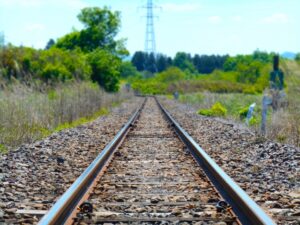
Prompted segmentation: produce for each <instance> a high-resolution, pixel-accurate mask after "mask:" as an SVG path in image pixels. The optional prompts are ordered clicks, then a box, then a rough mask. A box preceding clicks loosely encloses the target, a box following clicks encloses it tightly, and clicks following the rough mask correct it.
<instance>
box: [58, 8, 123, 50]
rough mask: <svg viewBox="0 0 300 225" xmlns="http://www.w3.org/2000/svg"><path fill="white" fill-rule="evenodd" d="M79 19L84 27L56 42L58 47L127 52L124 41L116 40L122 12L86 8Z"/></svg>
mask: <svg viewBox="0 0 300 225" xmlns="http://www.w3.org/2000/svg"><path fill="white" fill-rule="evenodd" d="M78 19H79V21H80V22H82V23H83V25H84V29H83V30H81V31H73V32H72V33H70V34H67V35H66V36H64V37H62V38H60V39H59V40H58V41H57V44H56V46H57V47H58V48H63V49H71V50H73V49H76V48H78V47H79V48H80V49H81V50H82V51H84V52H92V51H94V50H95V49H97V48H101V49H105V50H106V51H108V52H110V53H112V54H119V55H123V54H124V53H125V54H127V51H126V50H125V48H124V45H123V44H124V43H123V41H121V40H115V37H116V35H117V34H118V32H119V28H120V24H121V21H120V12H112V11H111V10H109V9H108V8H107V7H104V8H103V9H101V8H98V7H91V8H84V9H82V10H81V13H80V14H79V15H78Z"/></svg>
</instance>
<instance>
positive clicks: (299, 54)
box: [295, 53, 300, 62]
mask: <svg viewBox="0 0 300 225" xmlns="http://www.w3.org/2000/svg"><path fill="white" fill-rule="evenodd" d="M295 60H296V61H298V62H300V53H298V54H297V55H296V58H295Z"/></svg>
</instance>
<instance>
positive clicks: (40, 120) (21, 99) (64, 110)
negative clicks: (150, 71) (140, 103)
mask: <svg viewBox="0 0 300 225" xmlns="http://www.w3.org/2000/svg"><path fill="white" fill-rule="evenodd" d="M131 96H132V93H127V92H124V93H123V92H119V93H116V94H108V93H106V92H104V91H103V90H102V89H100V88H99V86H95V85H94V84H92V83H90V82H79V83H70V84H68V85H67V84H64V85H62V86H58V87H56V88H51V87H46V89H45V90H43V91H40V90H37V89H35V88H31V87H28V86H25V85H22V84H18V83H17V84H13V85H10V86H7V87H5V88H4V89H3V90H1V91H0V115H1V117H0V144H1V145H2V146H4V147H2V148H5V149H13V148H16V147H18V146H20V145H21V144H25V143H32V142H34V141H36V140H40V139H42V138H44V137H47V136H49V135H50V134H52V133H53V132H56V131H60V130H62V129H67V128H71V127H75V126H78V125H81V124H84V123H87V122H90V121H92V120H94V119H96V118H97V117H99V116H103V115H107V114H108V113H109V108H111V107H115V106H118V105H119V104H120V103H121V102H122V101H124V100H125V99H129V98H130V97H131ZM1 152H2V151H1Z"/></svg>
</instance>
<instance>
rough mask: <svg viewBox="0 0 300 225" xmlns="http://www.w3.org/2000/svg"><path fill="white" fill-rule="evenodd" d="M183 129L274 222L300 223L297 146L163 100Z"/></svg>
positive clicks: (298, 153)
mask: <svg viewBox="0 0 300 225" xmlns="http://www.w3.org/2000/svg"><path fill="white" fill-rule="evenodd" d="M163 105H164V106H165V107H166V108H167V109H168V110H169V111H170V113H171V114H172V115H173V116H174V117H175V119H176V120H177V121H178V122H179V123H180V124H181V125H182V126H183V128H184V129H185V130H186V131H187V132H188V133H189V134H190V135H191V136H192V137H193V138H194V139H195V140H196V141H197V142H198V143H199V145H200V146H201V147H202V148H203V149H204V150H205V151H206V152H207V153H208V154H209V155H210V156H211V157H212V158H213V159H214V160H215V161H216V163H217V164H218V165H219V166H221V167H222V168H223V170H224V171H225V172H226V173H227V174H228V175H229V176H231V177H232V178H233V179H234V180H235V181H236V182H237V183H238V184H239V185H240V186H241V187H242V188H243V189H244V190H245V191H246V192H247V193H248V194H249V195H250V196H251V197H252V198H253V199H254V200H255V201H256V202H257V203H258V204H259V205H260V206H261V207H262V208H263V209H265V210H266V212H267V213H268V214H270V215H271V216H272V217H273V218H274V220H275V221H276V222H278V224H300V182H299V181H300V168H299V164H300V163H299V159H300V151H299V148H296V147H294V146H288V145H284V144H280V143H275V142H271V141H267V140H265V139H263V138H261V137H258V136H256V135H255V134H253V133H252V132H250V131H249V130H248V129H247V128H243V127H242V126H240V125H239V124H235V123H233V122H230V121H225V120H222V119H218V118H209V117H204V116H200V115H198V114H197V110H196V109H194V108H193V107H191V106H187V105H184V104H181V103H178V102H175V101H173V100H166V99H165V100H163Z"/></svg>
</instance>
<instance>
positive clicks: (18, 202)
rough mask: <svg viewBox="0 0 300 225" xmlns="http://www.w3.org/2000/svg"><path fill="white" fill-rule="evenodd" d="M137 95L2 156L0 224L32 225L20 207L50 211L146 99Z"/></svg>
mask: <svg viewBox="0 0 300 225" xmlns="http://www.w3.org/2000/svg"><path fill="white" fill-rule="evenodd" d="M142 101H143V99H141V98H135V99H134V100H130V101H128V102H125V103H123V104H121V105H120V106H118V107H116V108H113V109H112V111H111V113H110V114H109V115H107V116H103V117H99V118H98V119H96V120H95V121H93V122H90V123H87V124H84V125H81V126H78V127H76V128H72V129H68V130H64V131H61V132H59V133H54V134H52V135H51V136H49V137H48V138H46V139H44V140H42V141H38V142H36V143H33V144H28V145H24V146H21V147H20V148H18V149H16V150H13V151H11V152H9V153H8V154H6V155H2V156H0V180H1V183H0V224H1V225H2V224H16V223H17V224H21V223H22V224H25V223H27V224H33V223H36V222H37V221H38V219H39V217H32V216H29V215H21V214H18V213H16V212H17V211H18V210H48V209H49V208H50V207H51V206H52V205H53V203H55V201H56V200H57V199H58V198H59V197H60V196H61V195H62V194H63V193H64V192H65V191H66V190H67V188H68V187H69V186H70V185H71V184H72V183H73V182H74V181H75V180H76V178H77V177H79V176H80V174H81V173H82V172H83V171H84V169H85V168H86V167H87V166H88V165H89V164H90V163H91V162H92V161H93V160H94V159H95V157H96V156H97V155H98V154H99V153H100V152H101V150H102V149H103V148H104V147H105V145H106V144H108V143H109V142H110V141H111V140H112V139H113V137H114V136H115V135H116V133H117V132H118V131H119V130H120V129H121V127H122V126H123V125H124V124H125V123H126V122H127V120H128V119H129V117H130V116H131V115H132V114H133V112H134V111H135V110H136V109H137V107H138V106H139V105H140V104H141V103H142Z"/></svg>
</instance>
